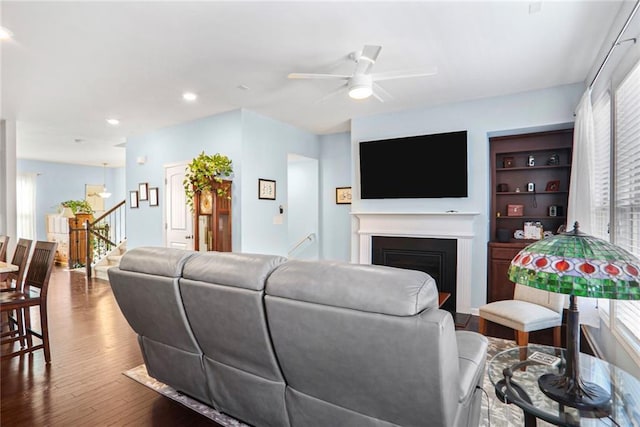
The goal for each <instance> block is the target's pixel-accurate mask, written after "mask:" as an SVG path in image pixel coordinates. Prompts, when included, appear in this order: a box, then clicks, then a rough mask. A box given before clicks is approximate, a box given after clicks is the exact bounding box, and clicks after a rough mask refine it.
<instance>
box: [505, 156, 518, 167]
mask: <svg viewBox="0 0 640 427" xmlns="http://www.w3.org/2000/svg"><path fill="white" fill-rule="evenodd" d="M514 166H515V163H514V161H513V157H503V158H502V167H503V168H512V167H514Z"/></svg>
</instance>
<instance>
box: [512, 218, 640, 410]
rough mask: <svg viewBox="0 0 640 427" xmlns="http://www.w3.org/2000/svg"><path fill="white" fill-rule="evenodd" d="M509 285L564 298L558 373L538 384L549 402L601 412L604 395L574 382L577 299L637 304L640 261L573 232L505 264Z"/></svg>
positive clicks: (577, 379) (598, 389) (576, 374)
mask: <svg viewBox="0 0 640 427" xmlns="http://www.w3.org/2000/svg"><path fill="white" fill-rule="evenodd" d="M508 274H509V280H511V281H513V282H515V283H519V284H521V285H526V286H531V287H533V288H538V289H543V290H545V291H549V292H555V293H562V294H568V295H569V311H568V315H567V356H566V359H567V360H566V367H565V370H564V373H562V374H559V375H556V374H545V375H542V376H541V377H540V378H539V379H538V385H539V386H540V389H541V390H542V392H543V393H544V394H546V395H547V396H549V397H550V398H551V399H553V400H555V401H557V402H559V403H561V404H563V405H567V406H571V407H573V408H578V409H602V410H606V408H607V407H608V406H609V400H610V399H611V396H610V393H609V392H608V391H606V390H605V389H603V388H602V387H600V386H599V385H597V384H593V383H587V382H583V381H582V380H581V379H580V366H579V354H580V331H579V326H580V323H579V313H578V305H577V297H579V296H584V297H592V298H607V299H619V300H638V299H640V260H638V258H636V257H635V256H634V255H633V254H631V253H629V252H628V251H626V250H624V249H622V248H620V247H619V246H616V245H614V244H612V243H609V242H607V241H605V240H602V239H598V238H596V237H593V236H590V235H588V234H585V233H582V232H581V231H579V230H578V223H577V222H576V223H575V224H574V229H573V230H572V231H568V232H566V233H561V234H557V235H554V236H551V237H548V238H546V239H543V240H539V241H537V242H535V243H532V244H531V245H529V246H527V247H525V248H524V249H522V250H521V251H520V252H519V253H518V255H516V257H515V258H514V259H513V260H512V261H511V265H510V267H509V273H508Z"/></svg>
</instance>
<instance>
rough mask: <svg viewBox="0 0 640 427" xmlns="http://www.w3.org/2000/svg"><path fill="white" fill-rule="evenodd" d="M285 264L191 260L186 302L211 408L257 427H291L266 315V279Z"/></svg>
mask: <svg viewBox="0 0 640 427" xmlns="http://www.w3.org/2000/svg"><path fill="white" fill-rule="evenodd" d="M285 261H286V259H285V258H282V257H278V256H270V255H253V254H240V253H230V252H202V253H198V254H196V255H194V256H192V257H190V258H189V259H188V260H187V262H186V263H185V265H184V269H183V273H182V275H183V278H182V279H181V280H180V291H181V293H182V299H183V303H184V307H185V311H186V313H187V317H188V318H189V322H190V324H191V327H192V329H193V333H194V335H195V337H196V340H197V341H198V343H199V344H200V347H201V348H202V351H203V354H204V371H205V373H206V377H207V384H208V387H209V393H210V396H211V404H212V406H213V407H214V408H216V409H218V410H219V411H221V412H224V413H226V414H229V415H231V416H232V417H236V418H238V419H241V420H243V421H245V422H247V423H249V424H251V425H254V426H265V427H266V426H272V427H286V426H289V420H288V416H287V411H286V407H285V402H284V390H285V385H286V384H285V382H284V379H283V377H282V373H281V372H280V367H279V366H278V361H277V360H276V357H275V353H274V351H273V347H272V345H271V338H270V337H269V328H268V326H267V322H266V317H265V312H264V304H263V298H264V286H265V282H266V279H267V277H268V276H269V275H270V274H271V272H272V271H273V270H274V269H275V268H276V267H277V266H278V265H280V264H282V263H284V262H285Z"/></svg>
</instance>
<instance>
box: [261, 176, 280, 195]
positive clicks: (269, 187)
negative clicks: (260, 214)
mask: <svg viewBox="0 0 640 427" xmlns="http://www.w3.org/2000/svg"><path fill="white" fill-rule="evenodd" d="M258 199H263V200H275V199H276V182H275V181H274V180H271V179H262V178H260V179H258Z"/></svg>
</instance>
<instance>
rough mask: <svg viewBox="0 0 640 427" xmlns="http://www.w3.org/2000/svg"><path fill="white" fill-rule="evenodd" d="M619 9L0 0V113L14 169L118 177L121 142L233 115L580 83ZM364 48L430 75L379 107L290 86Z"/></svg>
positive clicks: (311, 126) (569, 4)
mask: <svg viewBox="0 0 640 427" xmlns="http://www.w3.org/2000/svg"><path fill="white" fill-rule="evenodd" d="M620 6H621V2H619V1H566V2H565V1H549V2H533V3H531V2H527V1H499V2H485V1H472V2H459V1H446V2H445V1H441V2H435V1H430V2H399V1H394V2H381V1H376V2H373V1H372V2H367V1H358V2H339V1H323V2H309V1H288V2H270V1H260V2H246V1H224V2H214V1H200V2H185V1H176V2H160V1H143V2H126V1H114V2H94V1H85V2H67V1H46V2H23V1H20V2H18V1H3V2H2V3H1V6H0V7H1V25H2V26H3V27H6V28H8V29H9V30H11V31H12V32H13V34H14V38H13V39H12V40H9V41H5V42H2V46H1V47H2V51H1V53H2V56H1V60H2V80H1V83H2V87H1V89H2V117H5V118H8V119H15V120H16V128H17V156H18V158H26V159H37V160H46V161H54V162H65V163H77V164H93V165H102V164H103V163H104V162H107V163H108V164H109V165H110V166H122V165H124V160H125V149H124V148H123V145H124V143H125V142H126V139H127V137H130V136H133V135H139V134H144V133H146V132H150V131H152V130H155V129H159V128H163V127H166V126H171V125H175V124H178V123H182V122H185V121H189V120H193V119H196V118H200V117H205V116H209V115H213V114H217V113H221V112H224V111H228V110H233V109H237V108H246V109H249V110H252V111H255V112H257V113H260V114H263V115H265V116H268V117H271V118H273V119H276V120H279V121H282V122H285V123H289V124H291V125H293V126H296V127H299V128H302V129H305V130H307V131H309V132H313V133H316V134H325V133H334V132H340V131H347V130H349V126H350V120H351V119H352V118H356V117H362V116H367V115H373V114H379V113H387V112H392V111H399V110H405V109H411V108H416V107H425V106H433V105H439V104H444V103H450V102H457V101H463V100H469V99H476V98H483V97H488V96H497V95H504V94H510V93H517V92H522V91H528V90H534V89H540V88H545V87H551V86H556V85H562V84H567V83H575V82H581V81H584V80H585V78H586V76H587V74H588V72H589V70H590V69H591V68H592V66H593V64H594V63H595V62H596V61H598V58H596V54H597V52H598V51H599V50H600V48H601V46H602V43H603V40H604V38H605V36H606V35H607V33H608V32H609V29H610V27H611V25H612V23H613V20H614V18H615V16H616V14H617V13H618V11H619V9H620ZM536 9H539V10H538V11H536ZM366 44H373V45H380V46H382V50H381V52H380V55H379V56H378V59H377V62H376V63H375V64H374V66H373V67H374V68H373V72H375V73H378V72H387V71H395V70H422V69H427V68H430V67H433V66H435V67H437V69H438V73H437V74H436V75H434V76H430V77H419V78H411V79H403V80H389V81H383V82H380V85H381V86H382V87H383V88H384V89H385V90H386V91H387V92H389V93H390V94H391V95H392V96H393V98H392V99H390V100H387V101H386V102H384V103H382V102H380V101H378V100H377V99H375V98H373V97H371V98H368V99H366V100H361V101H355V100H351V99H349V98H348V96H347V94H346V93H341V94H338V95H334V96H331V97H329V98H328V99H324V100H322V98H323V97H324V96H325V95H327V94H329V93H330V92H332V91H334V90H335V89H336V88H337V87H338V86H339V85H340V84H343V82H342V81H337V80H290V79H288V78H287V75H288V74H289V73H291V72H303V73H316V72H317V73H340V74H351V72H352V71H353V69H354V62H353V61H351V60H350V59H349V58H348V55H349V53H351V52H353V51H357V50H360V49H362V48H363V46H364V45H366ZM243 87H244V88H243ZM184 91H192V92H195V93H197V94H198V96H199V97H198V99H197V100H196V101H195V102H186V101H184V100H183V99H182V97H181V96H182V93H183V92H184ZM109 117H115V118H117V119H119V120H120V125H119V126H111V125H109V124H107V123H106V119H107V118H109Z"/></svg>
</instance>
